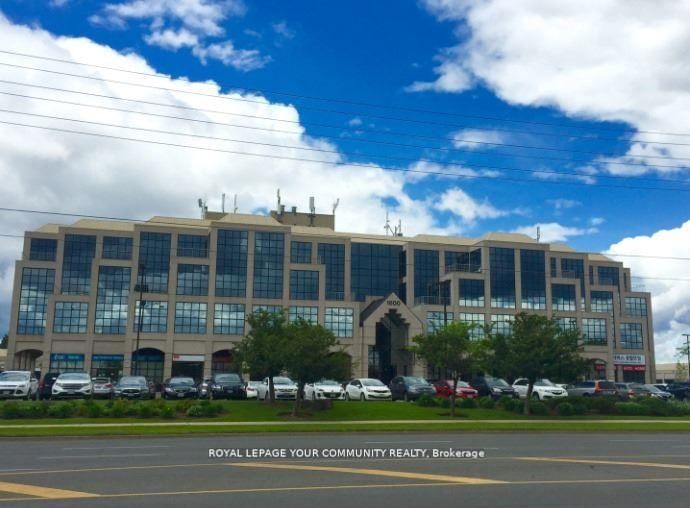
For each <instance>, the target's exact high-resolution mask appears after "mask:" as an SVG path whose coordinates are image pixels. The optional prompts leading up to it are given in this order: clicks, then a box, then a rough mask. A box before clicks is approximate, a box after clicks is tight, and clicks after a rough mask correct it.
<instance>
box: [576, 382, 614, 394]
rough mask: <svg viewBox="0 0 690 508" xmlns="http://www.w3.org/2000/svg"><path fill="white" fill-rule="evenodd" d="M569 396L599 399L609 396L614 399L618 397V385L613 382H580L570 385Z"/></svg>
mask: <svg viewBox="0 0 690 508" xmlns="http://www.w3.org/2000/svg"><path fill="white" fill-rule="evenodd" d="M568 395H569V396H570V397H577V396H581V397H595V396H596V397H598V396H601V395H607V396H609V397H613V396H616V395H617V391H616V384H615V383H614V382H613V381H604V380H596V381H580V382H579V383H575V384H574V385H568Z"/></svg>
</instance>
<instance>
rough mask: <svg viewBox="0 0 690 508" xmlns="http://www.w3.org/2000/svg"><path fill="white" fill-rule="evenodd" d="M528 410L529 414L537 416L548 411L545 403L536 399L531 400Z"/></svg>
mask: <svg viewBox="0 0 690 508" xmlns="http://www.w3.org/2000/svg"><path fill="white" fill-rule="evenodd" d="M529 411H530V414H533V415H537V416H544V415H547V414H548V413H549V410H548V408H547V407H546V404H544V403H543V402H539V401H537V400H533V401H531V403H530V405H529Z"/></svg>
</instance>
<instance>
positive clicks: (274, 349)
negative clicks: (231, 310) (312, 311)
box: [236, 311, 287, 379]
mask: <svg viewBox="0 0 690 508" xmlns="http://www.w3.org/2000/svg"><path fill="white" fill-rule="evenodd" d="M247 323H249V326H250V330H249V333H247V336H246V337H245V338H244V339H243V340H242V341H241V342H240V343H239V344H238V346H237V349H236V352H237V356H238V358H239V359H240V360H241V361H242V363H243V364H245V365H246V366H247V367H248V368H249V373H250V375H251V377H252V379H258V378H261V377H264V376H268V377H273V376H277V375H278V374H280V372H281V370H283V368H285V354H284V353H285V346H286V342H287V337H286V334H285V327H286V324H287V321H286V318H285V313H284V312H278V313H271V312H266V311H259V312H254V313H253V314H250V315H249V317H247Z"/></svg>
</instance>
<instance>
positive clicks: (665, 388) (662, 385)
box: [652, 383, 668, 392]
mask: <svg viewBox="0 0 690 508" xmlns="http://www.w3.org/2000/svg"><path fill="white" fill-rule="evenodd" d="M652 386H656V387H657V388H658V389H659V390H662V391H664V392H668V384H666V383H656V384H654V385H652Z"/></svg>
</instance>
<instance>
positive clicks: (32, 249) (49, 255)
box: [29, 238, 57, 261]
mask: <svg viewBox="0 0 690 508" xmlns="http://www.w3.org/2000/svg"><path fill="white" fill-rule="evenodd" d="M56 256H57V240H55V239H54V238H32V239H31V243H30V245H29V259H30V260H31V261H55V258H56Z"/></svg>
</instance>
